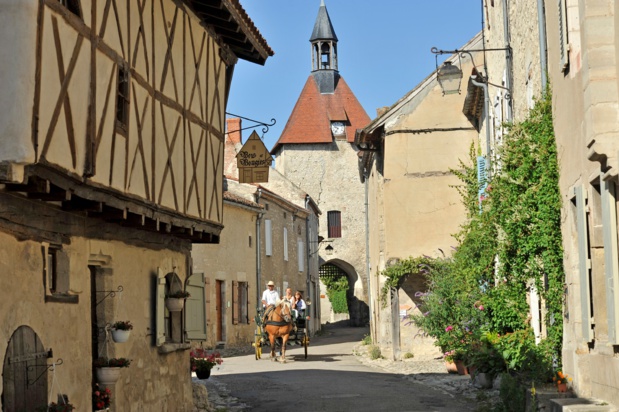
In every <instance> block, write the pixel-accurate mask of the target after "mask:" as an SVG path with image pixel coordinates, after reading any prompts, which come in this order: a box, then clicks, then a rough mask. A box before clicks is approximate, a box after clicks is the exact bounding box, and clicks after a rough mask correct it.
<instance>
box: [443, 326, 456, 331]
mask: <svg viewBox="0 0 619 412" xmlns="http://www.w3.org/2000/svg"><path fill="white" fill-rule="evenodd" d="M453 328H454V327H453V326H451V325H449V326H447V327H446V328H445V332H451V331H452V330H453Z"/></svg>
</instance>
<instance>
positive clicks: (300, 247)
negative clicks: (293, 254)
mask: <svg viewBox="0 0 619 412" xmlns="http://www.w3.org/2000/svg"><path fill="white" fill-rule="evenodd" d="M297 256H298V258H299V272H303V271H304V270H305V263H304V262H305V243H304V242H303V239H297Z"/></svg>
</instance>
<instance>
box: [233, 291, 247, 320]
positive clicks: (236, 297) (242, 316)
mask: <svg viewBox="0 0 619 412" xmlns="http://www.w3.org/2000/svg"><path fill="white" fill-rule="evenodd" d="M248 289H249V284H248V283H247V282H237V281H232V324H233V325H238V324H239V323H241V324H249V293H248Z"/></svg>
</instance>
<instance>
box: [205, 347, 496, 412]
mask: <svg viewBox="0 0 619 412" xmlns="http://www.w3.org/2000/svg"><path fill="white" fill-rule="evenodd" d="M221 352H222V356H224V358H225V357H226V356H234V355H241V354H250V353H253V349H251V348H249V349H240V350H239V349H236V350H235V349H232V350H230V349H228V350H225V351H221ZM352 353H353V354H354V355H355V359H357V361H359V362H360V363H362V364H364V365H366V366H368V367H371V368H377V369H382V370H384V371H387V372H390V373H395V374H401V375H405V376H406V379H408V380H410V381H414V382H416V383H421V384H425V385H428V386H431V387H433V388H435V389H438V390H440V391H442V392H443V393H444V394H445V395H446V396H450V397H466V398H469V399H472V400H475V401H477V402H479V403H480V405H481V404H492V403H494V402H495V401H496V400H498V396H499V391H498V389H478V388H476V387H475V386H474V385H473V381H472V380H471V378H470V376H468V375H457V374H449V373H447V371H446V368H445V364H444V362H443V360H442V359H422V360H420V359H415V358H411V359H407V360H403V361H399V362H395V361H390V360H387V359H376V360H372V359H370V357H369V354H368V346H364V345H362V344H358V345H356V346H355V347H354V348H353V351H352ZM193 382H194V394H195V390H196V389H195V386H196V385H197V386H201V387H203V388H205V389H206V391H208V406H202V407H200V406H197V407H196V409H195V411H196V412H202V411H208V412H216V411H226V412H243V411H249V410H250V409H249V406H248V405H246V404H243V403H242V402H241V401H240V400H239V399H237V398H235V397H233V396H231V395H230V392H229V391H228V389H227V388H226V385H225V384H223V383H222V382H218V381H217V379H213V377H211V378H210V379H206V380H198V379H197V378H195V377H194V378H193ZM199 391H200V392H201V393H202V395H201V396H202V397H205V396H206V394H205V393H203V391H202V390H201V388H200V389H199ZM205 403H206V402H203V403H202V404H203V405H204V404H205Z"/></svg>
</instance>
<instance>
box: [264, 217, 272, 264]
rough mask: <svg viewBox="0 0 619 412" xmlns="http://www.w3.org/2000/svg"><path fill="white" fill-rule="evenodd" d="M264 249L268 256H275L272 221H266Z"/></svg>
mask: <svg viewBox="0 0 619 412" xmlns="http://www.w3.org/2000/svg"><path fill="white" fill-rule="evenodd" d="M264 249H265V252H264V253H265V254H266V255H267V256H272V255H273V233H272V231H271V221H270V220H269V219H267V220H265V221H264Z"/></svg>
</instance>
